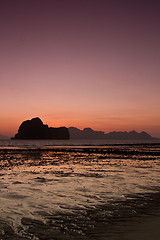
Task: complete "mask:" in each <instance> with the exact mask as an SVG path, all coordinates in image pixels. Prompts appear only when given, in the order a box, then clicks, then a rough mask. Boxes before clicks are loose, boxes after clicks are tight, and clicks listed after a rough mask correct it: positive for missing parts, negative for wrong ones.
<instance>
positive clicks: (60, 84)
mask: <svg viewBox="0 0 160 240" xmlns="http://www.w3.org/2000/svg"><path fill="white" fill-rule="evenodd" d="M159 92H160V2H159V1H154V0H150V1H147V0H143V1H141V0H139V1H136V0H132V1H131V0H126V1H123V0H122V1H121V0H120V1H119V0H117V1H114V0H113V1H107V0H105V1H102V0H97V1H94V0H84V1H83V0H80V1H79V0H73V1H70V0H63V1H61V0H52V1H48V0H43V1H42V0H32V1H31V0H10V1H9V0H1V1H0V99H1V101H0V109H1V114H0V134H4V135H9V136H11V135H14V134H15V133H16V132H17V129H18V126H19V124H20V123H21V122H22V121H23V120H26V119H30V118H32V117H36V116H39V117H40V118H41V119H42V121H43V122H44V123H45V124H48V125H49V126H52V127H54V126H55V127H56V126H67V127H69V126H75V127H79V128H84V127H92V128H93V129H95V130H104V131H105V132H109V131H112V130H116V131H124V130H127V131H128V130H132V129H135V130H137V131H142V130H145V131H147V132H148V133H150V134H152V135H153V136H159V137H160V94H159Z"/></svg>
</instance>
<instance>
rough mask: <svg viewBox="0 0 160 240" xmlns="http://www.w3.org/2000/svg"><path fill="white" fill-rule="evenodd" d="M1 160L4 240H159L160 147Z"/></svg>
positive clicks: (14, 155) (34, 153)
mask: <svg viewBox="0 0 160 240" xmlns="http://www.w3.org/2000/svg"><path fill="white" fill-rule="evenodd" d="M0 156H1V161H0V163H1V164H0V166H1V171H0V186H1V190H0V193H1V194H0V198H1V199H0V200H1V201H0V202H1V205H0V207H1V210H0V213H1V214H0V240H5V239H9V240H20V239H21V240H25V239H26V240H28V239H32V240H69V239H71V240H92V239H93V240H111V239H112V240H132V239H134V240H135V239H137V240H143V239H145V240H158V239H159V236H160V228H159V223H160V187H159V182H160V178H159V172H160V165H159V156H160V153H159V147H158V148H155V146H153V147H152V148H150V147H149V148H146V147H140V149H139V147H135V148H133V147H129V148H126V146H125V148H123V147H122V148H119V149H117V148H116V149H114V148H113V149H108V148H107V149H104V148H100V149H99V148H93V149H89V148H80V149H79V148H77V149H76V148H74V149H63V150H62V149H54V150H52V151H51V150H50V151H48V150H42V149H38V150H17V149H16V150H2V151H1V155H0Z"/></svg>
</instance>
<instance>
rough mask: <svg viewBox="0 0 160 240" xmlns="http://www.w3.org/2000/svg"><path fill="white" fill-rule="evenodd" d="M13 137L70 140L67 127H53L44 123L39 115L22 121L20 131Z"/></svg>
mask: <svg viewBox="0 0 160 240" xmlns="http://www.w3.org/2000/svg"><path fill="white" fill-rule="evenodd" d="M12 139H55V140H68V139H69V131H68V129H67V128H66V127H59V128H53V127H48V125H45V124H43V122H42V120H41V119H40V118H38V117H36V118H32V119H31V120H27V121H24V122H22V124H21V125H20V127H19V129H18V133H17V134H16V135H15V137H14V138H12Z"/></svg>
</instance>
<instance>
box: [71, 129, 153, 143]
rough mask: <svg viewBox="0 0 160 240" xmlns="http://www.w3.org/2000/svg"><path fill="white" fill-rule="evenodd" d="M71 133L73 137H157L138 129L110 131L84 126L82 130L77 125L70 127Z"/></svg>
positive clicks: (142, 138)
mask: <svg viewBox="0 0 160 240" xmlns="http://www.w3.org/2000/svg"><path fill="white" fill-rule="evenodd" d="M68 129H69V134H70V138H71V139H86V140H87V139H88V140H90V139H93V140H94V139H95V140H151V139H155V138H153V137H152V136H150V135H149V134H148V133H146V132H144V131H143V132H141V133H137V132H136V131H130V132H115V131H114V132H109V133H104V132H102V131H94V130H93V129H91V128H84V129H83V130H80V129H78V128H75V127H70V128H68Z"/></svg>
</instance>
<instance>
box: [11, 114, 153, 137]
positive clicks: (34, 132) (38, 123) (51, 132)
mask: <svg viewBox="0 0 160 240" xmlns="http://www.w3.org/2000/svg"><path fill="white" fill-rule="evenodd" d="M12 139H25V140H29V139H30V140H33V139H53V140H68V139H71V140H74V139H79V140H153V139H156V138H153V137H152V136H150V135H149V134H148V133H146V132H144V131H142V132H140V133H138V132H136V131H130V132H126V131H125V132H115V131H114V132H109V133H104V132H103V131H94V130H93V129H91V128H84V129H83V130H80V129H78V128H75V127H69V128H66V127H59V128H54V127H48V125H46V124H43V122H42V120H41V119H40V118H39V117H36V118H32V119H31V120H27V121H24V122H22V124H21V125H20V127H19V129H18V133H17V134H16V135H15V137H14V138H12Z"/></svg>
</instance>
